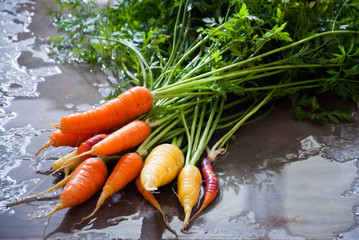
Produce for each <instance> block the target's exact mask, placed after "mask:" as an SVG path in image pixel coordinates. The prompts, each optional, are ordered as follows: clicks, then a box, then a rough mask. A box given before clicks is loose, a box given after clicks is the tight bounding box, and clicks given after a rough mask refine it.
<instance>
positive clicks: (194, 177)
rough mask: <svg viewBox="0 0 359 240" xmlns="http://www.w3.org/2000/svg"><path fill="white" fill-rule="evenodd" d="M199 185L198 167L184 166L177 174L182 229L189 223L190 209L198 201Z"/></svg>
mask: <svg viewBox="0 0 359 240" xmlns="http://www.w3.org/2000/svg"><path fill="white" fill-rule="evenodd" d="M201 185H202V177H201V173H200V171H199V170H198V168H197V167H196V166H194V165H186V166H184V167H183V168H182V170H181V172H180V174H179V175H178V182H177V190H178V200H179V201H180V203H181V205H182V206H183V208H184V212H185V219H184V221H183V228H182V229H184V228H185V227H186V226H187V225H188V223H189V219H190V216H191V212H192V209H193V207H194V206H196V204H197V202H198V197H199V192H200V190H201Z"/></svg>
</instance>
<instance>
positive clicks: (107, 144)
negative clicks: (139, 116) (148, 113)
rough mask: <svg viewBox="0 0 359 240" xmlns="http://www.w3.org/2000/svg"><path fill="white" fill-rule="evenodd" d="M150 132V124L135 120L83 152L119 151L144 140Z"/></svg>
mask: <svg viewBox="0 0 359 240" xmlns="http://www.w3.org/2000/svg"><path fill="white" fill-rule="evenodd" d="M150 133H151V127H150V125H148V124H147V123H145V122H143V121H140V120H134V121H132V122H130V123H129V124H127V125H125V126H123V127H122V128H120V129H118V130H117V131H115V132H113V133H111V134H109V135H108V136H107V137H106V138H105V139H103V140H102V141H100V142H98V143H97V144H95V145H94V146H93V147H92V148H91V150H90V151H88V152H85V153H82V154H83V155H85V154H93V155H95V156H105V155H111V154H114V153H118V152H121V151H123V150H127V149H130V148H133V147H135V146H137V145H138V144H140V143H141V142H143V141H144V140H145V139H146V138H147V137H148V135H149V134H150Z"/></svg>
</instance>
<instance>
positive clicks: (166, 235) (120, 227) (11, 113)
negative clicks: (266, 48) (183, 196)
mask: <svg viewBox="0 0 359 240" xmlns="http://www.w3.org/2000/svg"><path fill="white" fill-rule="evenodd" d="M49 7H52V5H51V1H45V0H38V1H30V0H15V1H13V0H5V1H0V60H1V62H0V239H44V238H46V239H56V238H60V239H61V238H66V239H114V238H115V239H116V238H118V239H172V238H174V235H173V234H172V233H171V232H170V231H168V230H167V229H166V228H165V226H164V224H163V223H162V217H161V215H160V214H159V212H158V211H156V210H155V209H154V208H153V207H152V206H151V205H149V204H148V203H147V202H146V201H145V200H143V199H142V198H141V197H140V195H139V194H138V193H137V191H136V189H135V188H134V184H133V183H131V184H129V185H128V186H127V187H126V188H125V189H124V190H122V191H120V192H118V193H116V194H115V195H114V196H112V197H111V198H109V199H108V200H107V201H106V202H105V204H104V206H103V207H102V208H101V209H100V210H99V211H98V214H96V216H95V217H94V218H92V219H91V220H90V221H89V222H87V223H86V224H83V225H81V226H80V227H79V228H75V229H73V228H72V225H73V224H74V223H76V222H78V221H79V220H80V219H81V218H82V217H84V216H86V215H87V214H89V213H90V212H91V211H92V209H93V207H94V205H95V203H96V200H97V197H98V195H96V196H95V197H93V198H91V199H90V200H89V201H88V202H86V203H84V204H82V205H80V206H77V207H74V208H70V209H65V210H61V211H59V212H57V213H55V214H54V215H53V216H51V217H49V218H45V219H40V220H28V218H29V217H33V216H40V215H42V214H44V213H46V212H48V211H49V210H50V209H51V208H52V207H53V206H55V205H56V202H57V200H58V194H59V193H60V192H59V191H57V192H55V193H53V194H49V195H46V196H44V197H43V198H41V199H39V200H38V201H33V202H29V203H25V204H20V205H16V206H14V207H10V208H9V207H6V204H8V203H11V202H14V201H16V200H17V199H18V198H19V196H21V195H23V194H25V193H26V192H27V191H29V190H30V189H32V188H33V187H34V186H35V185H36V184H37V183H39V182H40V181H41V180H42V179H43V178H44V177H46V176H47V175H48V174H49V173H50V167H51V163H52V162H53V160H55V159H57V158H58V157H60V156H63V155H65V154H66V153H68V152H70V151H71V150H72V149H71V148H57V149H55V148H49V149H47V150H46V151H44V152H43V153H42V154H41V158H40V159H37V158H34V153H35V152H36V151H37V150H38V149H39V148H40V146H42V144H43V143H44V142H45V141H47V137H48V135H49V134H50V132H51V129H49V128H45V127H44V126H46V124H48V123H53V122H54V121H56V120H54V119H58V118H60V117H61V116H62V115H64V114H68V113H71V112H75V111H82V110H85V109H88V108H90V107H92V106H93V105H94V104H97V103H98V102H99V101H101V100H102V99H103V98H104V97H105V96H106V95H107V93H108V91H109V89H110V87H111V85H110V82H108V81H107V79H106V77H105V76H104V75H102V74H101V73H94V72H91V71H90V70H89V68H88V67H87V66H83V65H81V66H80V65H73V64H61V63H58V62H55V61H54V60H52V59H51V58H49V57H48V55H47V54H48V52H49V49H48V45H47V39H48V38H49V37H50V36H51V35H52V34H55V33H56V29H54V28H52V27H51V23H50V21H49V17H48V16H46V12H47V8H49ZM354 114H356V115H358V111H356V112H354ZM236 138H237V140H236V142H234V143H232V144H231V145H230V150H229V152H228V153H227V154H226V155H224V156H221V157H219V158H218V159H217V160H216V161H215V163H214V170H215V172H216V173H217V175H218V178H219V183H220V193H219V197H218V198H217V200H216V202H215V203H214V204H212V205H211V206H210V207H209V208H208V209H206V210H205V211H203V213H202V214H200V215H199V216H198V217H197V218H196V219H195V220H194V221H193V222H192V223H191V225H190V229H189V231H190V232H191V233H187V234H185V233H182V232H180V229H181V226H182V221H183V218H184V214H183V210H182V208H181V206H180V204H179V202H178V200H177V196H176V193H175V191H176V188H175V186H176V184H175V183H173V184H170V185H169V186H166V187H163V188H161V189H160V190H159V192H158V194H156V197H157V199H158V201H159V202H160V204H161V206H162V208H163V210H164V211H165V213H166V214H167V215H168V222H169V224H170V225H171V226H172V227H173V228H174V229H175V230H176V231H177V232H178V234H179V235H180V237H181V238H183V239H295V240H296V239H359V228H358V220H359V196H358V194H359V176H358V159H359V147H358V146H359V117H358V116H357V117H356V120H355V122H353V123H346V124H341V125H331V124H327V125H325V126H323V127H319V126H315V125H313V124H312V123H309V122H295V121H293V120H292V118H291V115H290V114H289V113H288V112H279V111H276V112H272V113H271V114H270V115H268V116H267V117H265V118H264V119H262V120H260V121H258V122H255V123H253V124H251V125H248V126H245V127H242V128H241V129H240V130H239V131H238V133H237V134H236ZM61 177H62V176H61V175H56V174H55V175H54V176H51V177H50V178H48V179H47V180H46V181H45V182H44V183H43V184H42V185H40V187H39V188H38V189H36V190H35V191H36V192H40V191H42V190H44V189H46V188H48V187H50V186H52V185H53V184H54V183H55V182H57V181H59V180H60V179H61ZM201 194H202V193H201ZM197 209H198V206H197V207H196V208H195V209H194V211H196V210H197Z"/></svg>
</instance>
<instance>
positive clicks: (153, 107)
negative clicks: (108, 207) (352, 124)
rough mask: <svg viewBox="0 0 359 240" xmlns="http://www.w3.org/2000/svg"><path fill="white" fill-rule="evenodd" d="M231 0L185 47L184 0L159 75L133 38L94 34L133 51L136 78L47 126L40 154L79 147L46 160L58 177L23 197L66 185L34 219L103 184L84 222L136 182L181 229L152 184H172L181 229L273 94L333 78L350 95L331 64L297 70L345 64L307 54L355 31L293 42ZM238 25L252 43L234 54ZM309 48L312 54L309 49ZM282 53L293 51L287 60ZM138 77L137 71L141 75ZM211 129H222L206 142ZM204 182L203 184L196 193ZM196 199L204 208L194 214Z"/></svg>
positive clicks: (208, 198) (319, 85) (315, 86)
mask: <svg viewBox="0 0 359 240" xmlns="http://www.w3.org/2000/svg"><path fill="white" fill-rule="evenodd" d="M234 2H236V1H234ZM234 2H233V4H237V5H236V6H235V7H234V6H229V7H228V12H230V9H231V8H234V9H238V11H237V12H236V13H235V14H234V15H233V16H228V15H226V16H225V17H224V18H223V19H222V20H221V22H220V23H218V24H217V23H216V24H213V26H211V27H209V28H208V29H206V31H204V29H202V30H203V31H202V33H201V34H199V36H198V38H197V39H195V40H193V42H191V43H190V44H189V43H188V41H187V40H188V39H187V38H186V36H187V35H186V34H187V33H188V32H187V31H189V30H190V25H189V22H190V21H189V20H188V19H189V14H190V11H187V10H188V9H190V8H189V4H190V1H189V0H184V1H180V3H179V6H178V15H177V19H176V23H177V24H176V25H175V26H174V37H173V43H172V46H173V48H172V51H171V52H170V56H169V58H168V59H165V58H163V59H162V58H161V61H160V62H161V67H158V68H160V69H161V71H158V72H159V74H158V76H156V77H153V71H155V70H154V69H156V68H153V66H154V65H151V64H149V63H148V62H147V61H146V59H145V57H144V56H143V55H142V54H141V52H140V51H139V50H138V49H137V48H136V46H134V45H132V44H131V43H130V42H127V41H125V40H123V39H116V38H113V37H111V36H107V37H106V38H105V39H102V38H101V37H97V38H96V40H97V41H103V42H106V43H108V44H113V45H114V46H115V45H116V44H120V45H126V47H128V49H129V50H130V51H133V52H132V53H133V55H134V56H137V57H138V65H139V66H141V67H140V68H141V69H142V72H141V74H137V75H136V76H135V75H133V76H132V77H133V81H132V82H131V81H130V82H131V83H132V85H136V86H134V87H131V88H129V89H128V90H126V91H124V92H122V93H121V94H119V95H118V96H117V97H115V98H113V99H111V100H108V101H107V102H106V103H104V104H102V105H100V106H97V107H95V108H93V109H90V110H88V111H85V112H78V113H73V114H70V115H67V116H64V117H62V118H61V121H60V123H58V124H52V125H51V126H52V127H55V128H56V130H55V131H54V132H53V133H52V134H51V135H50V137H49V141H48V142H46V143H45V144H44V146H43V147H42V148H41V149H40V150H39V151H38V152H37V153H36V155H39V154H40V153H41V151H44V150H45V149H46V148H48V147H60V146H71V147H75V148H76V149H75V150H74V151H72V152H71V153H69V154H67V155H65V156H63V157H62V158H60V159H58V160H56V161H55V162H53V164H52V168H53V173H52V174H55V173H57V172H63V173H64V179H63V180H62V181H60V182H59V183H57V184H56V185H55V186H53V187H52V188H50V189H48V190H46V191H44V192H42V193H40V194H36V195H33V196H26V199H36V197H38V196H40V195H42V194H46V193H48V192H51V191H53V190H55V189H59V188H61V187H64V189H63V190H62V193H61V194H60V199H59V202H58V204H57V205H56V206H55V208H54V209H53V210H52V211H50V212H49V213H48V214H46V215H44V216H40V217H35V218H42V217H47V216H49V215H51V214H53V213H55V212H56V211H59V210H61V209H64V208H68V207H72V206H75V205H78V204H81V203H83V202H85V201H87V200H88V199H90V198H91V197H93V196H94V195H95V193H97V192H99V191H101V194H100V197H99V198H98V202H97V204H96V207H95V209H94V210H93V211H92V212H91V213H89V215H88V216H84V217H83V218H82V220H81V222H79V224H80V223H82V222H83V221H85V220H88V219H89V218H91V217H93V216H95V215H96V212H97V211H98V209H99V208H100V207H101V206H102V205H103V203H104V202H105V200H106V199H108V198H109V197H110V196H111V195H113V194H114V193H116V192H118V191H121V189H123V188H124V187H125V186H126V185H127V184H128V183H130V182H131V181H135V185H136V187H137V189H138V191H139V193H140V194H141V195H142V196H143V197H144V198H145V199H146V200H147V201H149V202H150V203H151V204H152V205H153V206H154V207H155V208H156V209H158V210H159V211H160V212H161V214H162V216H163V219H164V222H165V224H166V226H167V227H168V229H169V230H171V231H172V232H173V233H174V234H176V236H177V233H176V232H175V231H173V229H172V228H171V227H170V226H169V225H168V224H167V222H166V217H165V213H164V212H163V211H162V209H161V207H160V206H159V204H158V202H157V201H156V199H155V197H154V195H153V194H152V193H153V191H156V190H158V189H159V188H160V187H162V186H164V185H167V184H169V183H171V182H174V181H177V194H178V200H179V202H180V203H181V205H182V206H183V209H184V217H183V219H184V220H183V228H182V229H183V230H185V229H187V227H188V225H189V223H190V221H191V220H192V219H194V218H195V217H196V215H197V214H199V213H200V212H201V211H203V209H205V208H206V207H207V206H208V205H210V204H211V203H212V202H213V201H214V200H215V199H216V197H217V193H218V189H219V183H218V179H217V177H216V175H215V172H214V170H213V162H214V161H215V159H216V158H217V156H218V155H221V154H224V153H225V152H226V151H227V149H228V144H229V142H230V140H231V139H232V138H233V135H234V134H235V133H236V131H237V130H238V129H239V128H240V127H241V126H243V125H245V124H248V123H250V122H252V121H255V120H257V119H259V118H261V117H263V116H265V114H266V113H267V112H268V111H270V110H271V109H272V108H271V105H272V104H273V103H274V102H275V100H277V99H279V98H283V96H289V95H290V96H291V97H292V99H294V97H293V96H299V93H300V92H301V91H306V92H307V93H308V92H309V91H314V92H315V91H317V92H320V93H322V92H330V91H332V90H331V89H330V88H329V86H331V85H328V84H326V83H327V82H329V81H332V82H334V81H337V84H332V85H333V86H334V88H335V89H337V88H340V87H345V86H353V87H350V88H349V89H350V91H349V90H348V91H340V93H345V94H348V96H349V95H350V97H351V98H353V99H354V98H355V97H356V96H357V95H359V93H358V92H359V91H358V89H357V86H358V85H357V84H358V80H355V79H350V78H349V77H348V76H345V78H344V77H343V78H341V77H340V74H339V75H338V74H337V75H336V77H337V78H334V77H333V76H331V75H330V74H331V73H333V70H332V71H331V72H329V71H328V72H329V75H325V76H323V77H316V76H314V75H309V77H312V76H313V78H309V79H306V78H305V76H304V75H302V74H297V72H300V71H303V69H308V72H310V71H313V70H314V69H324V70H326V69H334V68H338V69H344V68H343V67H344V64H343V63H341V64H337V63H335V64H334V61H332V60H330V57H328V59H325V60H326V61H324V60H323V59H322V58H321V61H322V62H323V63H322V64H317V63H313V61H312V60H311V59H312V58H313V59H314V58H315V57H316V56H317V52H318V51H319V50H320V49H321V48H325V47H326V46H327V45H329V44H330V43H331V41H336V40H337V39H338V38H339V37H345V36H357V35H358V34H359V31H355V30H333V31H324V32H322V33H315V34H312V33H311V34H308V35H305V36H306V37H304V38H302V39H299V40H296V41H294V40H293V39H291V38H290V36H289V34H288V33H287V32H284V29H285V24H283V25H281V26H278V25H275V26H270V27H269V28H268V29H266V28H267V26H266V25H263V22H262V21H260V19H258V18H256V17H254V16H252V15H250V13H249V9H248V8H247V6H246V4H245V3H244V2H243V3H240V2H238V3H234ZM180 19H182V22H181V21H180ZM243 26H246V27H247V28H248V32H245V33H243V35H246V34H248V35H251V34H253V36H252V37H253V39H252V40H251V42H250V44H253V45H250V44H248V46H247V45H246V46H247V47H249V49H250V50H248V49H247V51H248V52H243V55H241V54H240V55H238V56H237V55H236V54H237V52H236V51H235V50H236V49H237V48H238V49H242V48H243V46H242V44H243V43H242V42H241V41H237V40H236V39H232V38H231V37H230V36H229V35H227V34H234V35H236V34H237V32H236V31H232V30H233V29H234V28H236V27H238V28H239V29H238V31H240V30H241V31H244V29H242V27H243ZM249 30H250V31H249ZM259 35H262V37H260V36H259ZM236 36H237V35H236ZM333 36H335V37H333ZM85 37H88V38H91V36H85ZM254 39H256V40H254ZM353 39H354V38H353ZM271 42H275V44H273V46H275V48H273V49H269V50H268V49H266V46H267V45H268V44H269V43H271ZM313 47H315V48H316V49H317V50H318V51H314V50H312V48H313ZM352 48H354V46H352ZM288 52H291V56H289V57H288V56H287V53H288ZM158 54H159V55H160V54H161V53H160V51H159V52H158ZM356 54H359V51H357V52H356ZM347 59H348V60H347ZM266 60H267V61H266ZM268 60H269V61H268ZM306 60H307V61H308V62H305V61H306ZM345 60H346V61H347V64H349V65H350V64H355V62H354V60H353V59H350V58H349V57H347V58H345ZM343 61H344V60H343ZM349 65H348V66H346V67H348V68H349ZM350 66H351V65H350ZM124 67H125V65H124ZM127 70H128V69H127ZM354 70H355V69H354ZM354 70H353V71H354ZM338 71H339V70H338ZM156 72H157V71H156ZM137 76H138V77H137ZM140 76H143V79H142V80H141V81H140V80H139V79H138V78H139V77H140ZM139 83H141V84H139ZM344 83H345V84H344ZM295 94H298V95H295ZM266 110H268V111H266ZM340 116H344V115H340ZM332 117H333V116H331V118H332ZM214 132H219V133H222V134H223V135H222V137H220V138H219V140H217V142H215V143H214V144H213V146H212V147H209V144H211V143H212V142H211V140H214V138H213V135H214ZM201 157H202V158H201ZM109 162H114V163H116V165H115V167H114V169H113V170H112V171H111V172H110V171H109V169H108V167H107V166H108V165H107V164H108V163H109ZM44 180H45V179H44ZM203 181H204V182H205V187H204V188H205V190H204V196H203V200H201V199H200V190H201V187H202V182H203ZM31 191H32V190H31ZM31 191H30V192H31ZM30 192H29V193H30ZM29 193H28V194H29ZM199 202H201V206H200V208H199V209H198V211H197V212H196V213H192V212H193V209H194V208H195V206H196V205H197V204H198V203H199Z"/></svg>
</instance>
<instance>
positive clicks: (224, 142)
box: [208, 89, 276, 155]
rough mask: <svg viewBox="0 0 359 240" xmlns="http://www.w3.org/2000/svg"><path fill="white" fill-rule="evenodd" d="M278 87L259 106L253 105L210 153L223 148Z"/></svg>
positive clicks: (212, 153)
mask: <svg viewBox="0 0 359 240" xmlns="http://www.w3.org/2000/svg"><path fill="white" fill-rule="evenodd" d="M275 90H276V89H273V90H272V91H271V92H270V93H269V94H268V95H267V96H266V97H265V98H264V99H263V100H262V101H261V102H260V103H259V104H258V105H257V106H255V107H253V108H252V109H251V110H249V111H248V113H247V114H246V115H245V116H244V117H243V118H241V119H240V120H239V121H238V122H237V123H236V124H235V125H234V127H233V128H231V130H229V131H228V132H227V133H226V134H225V135H223V136H222V137H221V138H220V139H219V140H218V141H217V142H216V143H215V144H214V145H213V147H212V148H211V150H210V151H209V152H210V153H209V154H208V155H214V152H216V151H218V150H219V149H221V148H222V147H223V146H224V145H225V144H226V143H227V142H228V140H229V139H230V138H231V137H232V135H233V134H234V133H235V132H236V131H237V130H238V128H239V127H240V126H242V125H243V124H244V123H245V121H247V119H248V118H250V117H251V116H252V115H253V114H255V113H256V112H257V111H258V110H259V109H260V108H261V107H262V106H263V105H265V104H266V103H267V102H268V101H269V100H270V99H271V97H272V95H273V93H274V92H275Z"/></svg>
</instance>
